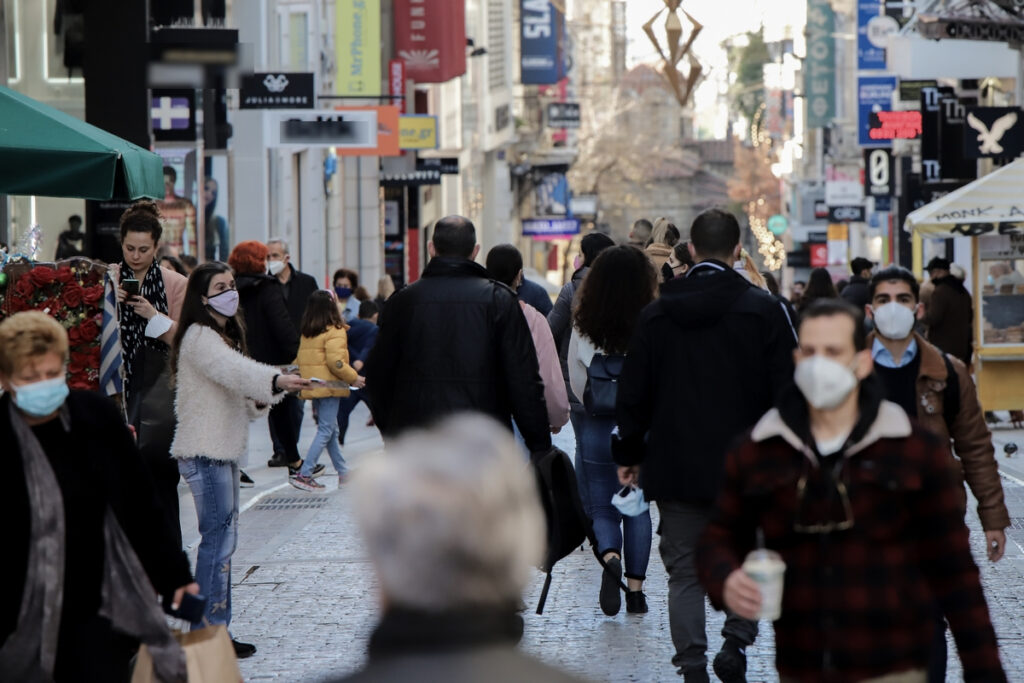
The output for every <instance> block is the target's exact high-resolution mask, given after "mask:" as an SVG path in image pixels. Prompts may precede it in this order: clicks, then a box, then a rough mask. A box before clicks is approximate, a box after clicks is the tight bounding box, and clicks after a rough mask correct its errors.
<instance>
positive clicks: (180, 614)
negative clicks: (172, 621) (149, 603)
mask: <svg viewBox="0 0 1024 683" xmlns="http://www.w3.org/2000/svg"><path fill="white" fill-rule="evenodd" d="M173 598H174V596H173V595H168V596H167V597H165V598H164V612H166V613H167V614H169V615H171V616H172V617H176V618H178V619H184V620H185V621H187V622H189V623H192V624H197V623H199V622H200V621H202V619H203V614H204V613H205V612H206V596H203V595H192V594H191V593H185V594H184V595H183V596H181V604H180V605H178V609H174V608H173V607H172V601H173Z"/></svg>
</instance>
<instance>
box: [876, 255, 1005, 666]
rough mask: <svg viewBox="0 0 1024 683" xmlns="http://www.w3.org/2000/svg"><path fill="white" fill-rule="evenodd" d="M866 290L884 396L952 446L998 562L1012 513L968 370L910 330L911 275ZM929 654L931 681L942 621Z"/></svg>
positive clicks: (890, 276) (915, 296) (887, 276)
mask: <svg viewBox="0 0 1024 683" xmlns="http://www.w3.org/2000/svg"><path fill="white" fill-rule="evenodd" d="M868 290H869V295H870V303H869V304H868V305H867V306H866V307H865V312H866V313H867V315H868V316H869V317H871V318H872V319H873V320H874V323H875V331H874V332H873V333H872V334H871V335H870V336H869V337H868V342H869V343H870V344H871V355H872V357H873V358H874V361H875V373H876V374H877V375H878V377H879V378H880V379H881V380H882V384H883V385H884V386H885V393H886V397H887V398H888V399H889V400H890V401H893V402H894V403H897V404H899V405H900V407H902V408H903V410H904V411H906V413H907V414H908V415H909V416H910V417H913V418H916V419H917V421H918V423H920V424H921V426H923V427H925V428H926V429H929V430H931V431H932V432H934V433H935V434H937V435H938V436H939V437H940V438H941V439H942V440H943V442H944V443H950V444H951V446H952V449H953V453H954V454H955V455H956V456H957V458H958V459H959V461H958V462H956V463H955V464H954V469H955V471H956V474H957V477H958V482H959V486H958V491H959V493H960V496H961V501H962V506H963V509H964V511H965V512H966V508H967V496H966V494H965V493H964V488H963V482H964V481H966V482H967V485H968V486H970V487H971V492H972V493H973V494H974V497H975V498H976V499H977V500H978V517H979V518H980V519H981V526H982V529H984V530H985V547H986V549H987V551H988V559H989V560H990V561H992V562H997V561H999V559H1000V558H1001V557H1002V556H1003V551H1004V549H1005V546H1006V532H1005V531H1004V530H1005V529H1006V527H1008V526H1009V525H1010V516H1009V513H1008V512H1007V510H1006V504H1005V502H1004V500H1003V487H1002V483H1001V481H1000V479H999V467H998V465H997V464H996V460H995V450H994V448H993V446H992V434H991V433H990V432H989V429H988V425H987V424H986V423H985V417H984V413H983V412H982V410H981V405H980V404H979V403H978V392H977V390H976V389H975V387H974V381H973V380H972V379H971V374H970V372H969V371H968V369H967V366H965V365H964V364H963V363H962V362H961V361H960V360H958V359H957V358H955V357H953V356H951V355H950V354H947V353H943V352H942V351H941V350H940V349H939V348H938V347H937V346H935V345H934V344H931V343H929V342H927V341H925V339H924V338H923V337H922V336H921V335H920V334H918V333H916V332H914V324H915V323H916V322H917V320H919V319H921V318H922V317H923V316H924V307H923V306H922V305H921V303H920V301H919V291H920V290H919V287H918V283H917V279H916V278H914V275H913V273H911V272H910V271H909V270H907V269H906V268H901V267H899V266H890V267H888V268H885V269H884V270H881V271H879V272H878V273H877V274H876V275H875V276H874V277H872V278H871V283H870V285H869V287H868ZM932 654H933V656H932V662H931V666H930V667H929V677H930V680H933V681H943V680H945V670H946V636H945V625H944V624H942V623H941V620H940V623H939V627H938V628H937V630H936V634H935V642H934V649H933V653H932Z"/></svg>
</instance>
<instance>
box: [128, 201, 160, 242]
mask: <svg viewBox="0 0 1024 683" xmlns="http://www.w3.org/2000/svg"><path fill="white" fill-rule="evenodd" d="M129 232H148V233H149V234H150V235H152V237H153V244H156V243H157V242H159V241H160V236H161V235H163V233H164V229H163V226H162V225H160V209H159V208H157V205H156V202H153V201H149V200H146V199H144V200H141V201H137V202H135V203H134V204H132V205H131V206H129V207H128V208H127V209H125V211H124V213H122V214H121V241H122V242H124V240H125V238H126V237H127V236H128V233H129Z"/></svg>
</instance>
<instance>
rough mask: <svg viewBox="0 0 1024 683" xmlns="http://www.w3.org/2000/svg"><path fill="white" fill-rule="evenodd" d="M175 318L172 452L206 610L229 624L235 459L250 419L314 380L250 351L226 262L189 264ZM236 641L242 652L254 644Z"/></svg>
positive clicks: (235, 513) (237, 651)
mask: <svg viewBox="0 0 1024 683" xmlns="http://www.w3.org/2000/svg"><path fill="white" fill-rule="evenodd" d="M178 322H179V325H178V330H177V332H176V333H175V336H174V345H173V352H172V354H171V369H172V371H173V373H174V386H175V392H176V393H175V399H174V410H175V414H176V415H177V417H178V426H177V430H176V431H175V434H174V444H173V445H172V446H171V453H172V455H173V456H174V458H176V459H177V461H178V462H177V465H178V469H179V471H180V472H181V476H182V477H184V478H185V481H186V483H188V486H189V488H190V489H191V490H192V497H193V498H194V499H195V504H196V517H197V518H198V522H199V535H200V537H201V540H200V541H199V553H198V556H197V558H196V572H195V577H196V581H197V582H198V583H199V587H200V590H201V592H202V594H203V595H205V596H206V598H207V603H206V613H205V614H204V618H205V619H207V620H208V621H209V622H210V623H211V624H224V625H225V626H227V625H230V623H231V556H232V555H233V554H234V552H235V546H236V545H237V540H238V476H239V470H238V459H239V458H240V457H242V455H243V454H244V453H245V452H246V450H247V449H248V447H249V422H251V421H252V420H255V419H257V418H259V417H262V416H264V415H266V414H267V411H268V409H269V407H270V406H271V405H273V404H275V403H277V402H279V401H280V400H281V399H283V398H284V394H285V392H288V391H299V390H302V389H309V388H310V387H311V386H312V385H311V383H310V382H309V380H305V379H302V378H301V377H298V376H296V375H285V374H281V371H280V370H278V369H277V368H275V367H273V366H271V365H264V364H263V363H258V362H256V361H254V360H253V359H252V358H250V357H249V356H248V351H247V348H246V344H245V322H244V316H243V315H242V312H241V311H240V310H239V308H238V290H237V289H236V286H235V276H234V275H233V274H232V271H231V268H230V267H229V266H228V265H227V264H224V263H220V262H217V261H214V262H212V263H204V264H202V265H201V266H199V267H198V268H196V269H195V270H194V271H192V274H191V275H190V276H189V280H188V289H187V290H186V292H185V302H184V306H183V308H182V314H181V320H179V321H178ZM232 640H233V639H232ZM233 642H234V645H235V654H237V655H238V656H239V657H248V656H250V655H252V654H253V653H255V652H256V648H255V646H253V645H250V644H248V643H240V642H237V641H234V640H233Z"/></svg>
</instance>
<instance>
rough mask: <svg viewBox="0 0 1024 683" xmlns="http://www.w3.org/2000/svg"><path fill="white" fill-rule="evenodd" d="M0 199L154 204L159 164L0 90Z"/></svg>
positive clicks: (160, 183)
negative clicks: (150, 200) (24, 197)
mask: <svg viewBox="0 0 1024 683" xmlns="http://www.w3.org/2000/svg"><path fill="white" fill-rule="evenodd" d="M0 194H14V195H41V196H47V197H80V198H82V199H98V200H108V199H121V200H133V199H139V198H141V197H151V198H154V199H159V198H161V197H163V196H164V180H163V162H162V160H161V159H160V157H159V156H158V155H156V154H153V153H152V152H150V151H148V150H145V149H143V148H142V147H139V146H138V145H134V144H132V143H130V142H128V141H127V140H122V139H121V138H119V137H117V136H116V135H112V134H110V133H108V132H106V131H105V130H102V129H100V128H97V127H96V126H93V125H90V124H88V123H86V122H84V121H81V120H79V119H76V118H75V117H74V116H71V115H69V114H65V113H64V112H62V111H60V110H58V109H54V108H53V107H50V106H47V105H45V104H43V103H41V102H37V101H36V100H33V99H32V98H30V97H26V96H25V95H22V94H21V93H18V92H15V91H14V90H11V89H9V88H4V87H0Z"/></svg>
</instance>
